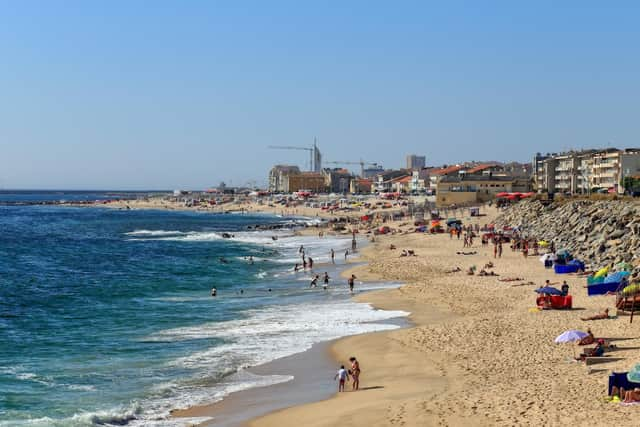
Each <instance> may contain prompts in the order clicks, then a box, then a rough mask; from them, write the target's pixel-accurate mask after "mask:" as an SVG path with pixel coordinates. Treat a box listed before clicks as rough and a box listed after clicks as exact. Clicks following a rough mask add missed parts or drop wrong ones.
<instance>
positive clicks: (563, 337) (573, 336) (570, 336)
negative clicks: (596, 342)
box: [554, 329, 589, 344]
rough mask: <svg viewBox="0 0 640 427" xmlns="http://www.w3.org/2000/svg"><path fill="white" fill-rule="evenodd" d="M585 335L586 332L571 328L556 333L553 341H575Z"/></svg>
mask: <svg viewBox="0 0 640 427" xmlns="http://www.w3.org/2000/svg"><path fill="white" fill-rule="evenodd" d="M587 336H589V334H588V333H586V332H582V331H578V330H575V329H571V330H569V331H564V332H563V333H561V334H560V335H558V336H557V337H556V339H555V340H554V341H555V343H556V344H561V343H566V342H575V341H580V340H581V339H582V338H584V337H587Z"/></svg>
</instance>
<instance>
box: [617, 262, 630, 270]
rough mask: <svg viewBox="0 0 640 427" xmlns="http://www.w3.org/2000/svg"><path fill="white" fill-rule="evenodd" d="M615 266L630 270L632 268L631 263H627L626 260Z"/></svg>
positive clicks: (619, 268)
mask: <svg viewBox="0 0 640 427" xmlns="http://www.w3.org/2000/svg"><path fill="white" fill-rule="evenodd" d="M616 268H617V269H618V270H624V271H631V270H633V265H631V264H629V263H628V262H624V261H623V262H621V263H618V264H617V265H616Z"/></svg>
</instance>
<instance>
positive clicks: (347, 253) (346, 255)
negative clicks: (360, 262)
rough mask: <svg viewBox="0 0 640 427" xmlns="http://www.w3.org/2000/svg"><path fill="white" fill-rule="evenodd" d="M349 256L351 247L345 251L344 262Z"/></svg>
mask: <svg viewBox="0 0 640 427" xmlns="http://www.w3.org/2000/svg"><path fill="white" fill-rule="evenodd" d="M348 256H349V249H347V250H346V251H344V262H347V257H348Z"/></svg>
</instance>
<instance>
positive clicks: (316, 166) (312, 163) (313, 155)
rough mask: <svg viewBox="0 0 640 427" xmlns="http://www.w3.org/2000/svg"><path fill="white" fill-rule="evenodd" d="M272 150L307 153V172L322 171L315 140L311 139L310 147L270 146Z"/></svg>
mask: <svg viewBox="0 0 640 427" xmlns="http://www.w3.org/2000/svg"><path fill="white" fill-rule="evenodd" d="M267 148H270V149H272V150H304V151H308V152H309V170H311V171H312V172H320V171H321V170H322V155H321V154H320V150H319V149H318V146H317V140H316V139H315V138H314V139H313V145H312V146H311V147H296V146H290V145H270V146H269V147H267Z"/></svg>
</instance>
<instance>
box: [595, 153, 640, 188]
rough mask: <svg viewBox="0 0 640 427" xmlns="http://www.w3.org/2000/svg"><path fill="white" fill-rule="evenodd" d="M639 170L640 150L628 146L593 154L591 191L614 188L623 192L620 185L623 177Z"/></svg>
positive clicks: (635, 173) (632, 174)
mask: <svg viewBox="0 0 640 427" xmlns="http://www.w3.org/2000/svg"><path fill="white" fill-rule="evenodd" d="M638 172H640V150H638V149H635V148H628V149H625V150H617V151H614V152H611V151H609V152H599V153H596V154H594V156H593V159H592V165H591V180H590V184H591V191H594V190H596V191H597V190H605V189H606V190H614V191H616V192H618V193H624V191H625V189H624V188H623V186H622V182H623V179H624V178H625V177H631V176H634V175H637V174H638Z"/></svg>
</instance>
